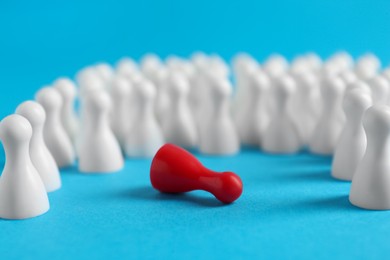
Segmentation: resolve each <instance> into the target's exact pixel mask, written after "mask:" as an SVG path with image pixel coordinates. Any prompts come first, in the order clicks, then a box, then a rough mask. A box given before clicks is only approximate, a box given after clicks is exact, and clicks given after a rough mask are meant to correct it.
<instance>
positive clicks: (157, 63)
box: [140, 53, 163, 79]
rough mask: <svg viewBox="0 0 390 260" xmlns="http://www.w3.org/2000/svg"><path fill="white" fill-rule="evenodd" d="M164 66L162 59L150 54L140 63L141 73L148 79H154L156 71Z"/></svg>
mask: <svg viewBox="0 0 390 260" xmlns="http://www.w3.org/2000/svg"><path fill="white" fill-rule="evenodd" d="M162 66H163V64H162V61H161V59H160V58H159V57H158V56H157V55H156V54H153V53H148V54H146V55H145V56H143V57H142V59H141V63H140V68H141V71H142V72H143V73H144V75H145V76H146V77H147V78H148V79H152V78H153V77H154V73H156V71H157V70H158V69H159V68H160V67H162Z"/></svg>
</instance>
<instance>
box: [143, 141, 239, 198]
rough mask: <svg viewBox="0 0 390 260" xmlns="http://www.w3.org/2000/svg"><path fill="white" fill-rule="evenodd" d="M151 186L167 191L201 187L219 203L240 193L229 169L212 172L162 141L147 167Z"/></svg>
mask: <svg viewBox="0 0 390 260" xmlns="http://www.w3.org/2000/svg"><path fill="white" fill-rule="evenodd" d="M150 181H151V182H152V185H153V187H154V188H155V189H157V190H159V191H161V192H167V193H182V192H188V191H193V190H204V191H208V192H210V193H212V194H213V195H214V196H215V197H216V198H217V199H218V200H220V201H221V202H223V203H232V202H233V201H235V200H236V199H238V198H239V197H240V196H241V194H242V189H243V185H242V181H241V179H240V177H239V176H238V175H236V174H234V173H232V172H222V173H220V172H214V171H211V170H209V169H207V168H206V167H204V166H203V165H202V164H201V163H200V162H199V161H198V160H197V159H196V158H195V157H194V156H193V155H192V154H190V153H189V152H187V151H186V150H184V149H182V148H180V147H178V146H175V145H172V144H166V145H164V146H162V147H161V148H160V150H158V152H157V153H156V155H155V156H154V158H153V161H152V166H151V168H150Z"/></svg>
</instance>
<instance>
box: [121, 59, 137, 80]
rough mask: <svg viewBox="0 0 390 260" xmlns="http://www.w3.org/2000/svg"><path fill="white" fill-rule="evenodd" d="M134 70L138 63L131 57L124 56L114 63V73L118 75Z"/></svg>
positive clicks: (131, 72)
mask: <svg viewBox="0 0 390 260" xmlns="http://www.w3.org/2000/svg"><path fill="white" fill-rule="evenodd" d="M135 72H138V65H137V63H136V62H135V61H134V60H133V59H131V58H128V57H124V58H122V59H120V60H119V61H118V63H117V64H116V73H117V74H119V75H122V76H126V75H129V74H130V75H131V74H133V73H135Z"/></svg>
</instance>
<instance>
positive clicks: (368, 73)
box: [355, 53, 381, 80]
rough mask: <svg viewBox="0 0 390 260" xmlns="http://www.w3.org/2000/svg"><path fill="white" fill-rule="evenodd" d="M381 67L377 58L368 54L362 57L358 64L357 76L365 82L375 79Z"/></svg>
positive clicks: (356, 68)
mask: <svg viewBox="0 0 390 260" xmlns="http://www.w3.org/2000/svg"><path fill="white" fill-rule="evenodd" d="M380 67H381V62H380V60H379V59H378V57H377V56H375V55H374V54H372V53H367V54H365V55H363V56H361V57H360V58H359V59H358V60H357V62H356V67H355V71H356V75H357V76H358V77H359V78H360V79H363V80H367V79H370V78H372V77H374V76H375V75H376V74H377V73H378V71H379V69H380Z"/></svg>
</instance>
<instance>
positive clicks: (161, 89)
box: [154, 67, 170, 124]
mask: <svg viewBox="0 0 390 260" xmlns="http://www.w3.org/2000/svg"><path fill="white" fill-rule="evenodd" d="M168 75H169V71H168V69H166V68H164V67H162V68H161V69H159V70H158V71H157V72H156V75H155V76H156V77H155V80H156V83H155V87H156V90H157V97H156V105H155V106H154V109H155V114H156V118H157V120H158V122H159V123H160V124H162V122H164V120H165V118H166V115H167V113H168V112H169V106H170V97H169V93H168V86H167V84H169V82H168V80H167V78H168Z"/></svg>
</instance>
